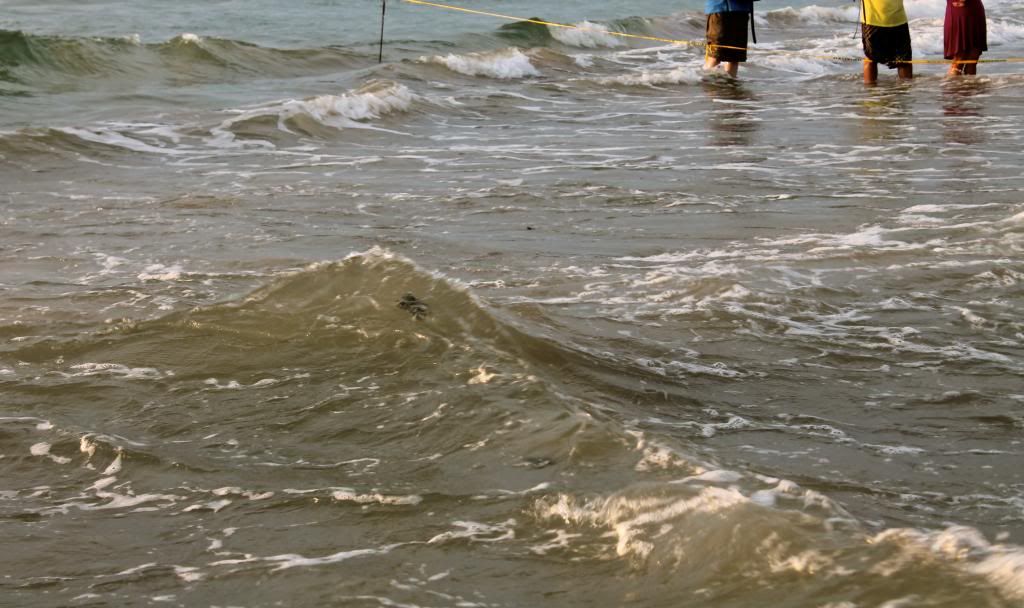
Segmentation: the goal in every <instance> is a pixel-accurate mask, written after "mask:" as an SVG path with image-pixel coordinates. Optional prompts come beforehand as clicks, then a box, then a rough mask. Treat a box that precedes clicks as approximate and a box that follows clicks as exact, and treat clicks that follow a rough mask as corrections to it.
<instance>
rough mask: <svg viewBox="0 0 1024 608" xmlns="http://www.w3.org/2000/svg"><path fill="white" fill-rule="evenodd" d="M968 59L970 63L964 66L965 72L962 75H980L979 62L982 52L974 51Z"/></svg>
mask: <svg viewBox="0 0 1024 608" xmlns="http://www.w3.org/2000/svg"><path fill="white" fill-rule="evenodd" d="M967 59H968V60H969V61H970V63H965V64H963V70H962V71H961V72H960V73H961V74H969V75H971V76H977V74H978V60H979V59H981V51H972V52H971V53H970V54H969V55H968V56H967Z"/></svg>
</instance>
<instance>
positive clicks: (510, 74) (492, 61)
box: [420, 48, 540, 80]
mask: <svg viewBox="0 0 1024 608" xmlns="http://www.w3.org/2000/svg"><path fill="white" fill-rule="evenodd" d="M420 61H425V62H427V63H436V64H439V65H443V66H445V67H446V68H448V69H449V70H451V71H453V72H458V73H459V74H465V75H466V76H486V77H488V78H497V79H500V80H511V79H515V78H526V77H528V76H540V72H539V71H537V68H536V67H534V65H533V63H531V62H530V58H529V57H528V56H527V55H526V54H525V53H523V52H522V51H520V50H519V49H517V48H511V49H503V50H500V51H491V52H485V53H468V54H465V55H456V54H450V55H446V56H444V57H441V56H438V55H435V56H433V57H421V58H420Z"/></svg>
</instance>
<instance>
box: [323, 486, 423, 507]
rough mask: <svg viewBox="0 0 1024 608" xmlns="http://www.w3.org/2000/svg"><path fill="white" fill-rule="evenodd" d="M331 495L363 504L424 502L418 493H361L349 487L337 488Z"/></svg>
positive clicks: (344, 500)
mask: <svg viewBox="0 0 1024 608" xmlns="http://www.w3.org/2000/svg"><path fill="white" fill-rule="evenodd" d="M331 497H332V498H334V500H337V501H339V502H354V503H357V504H361V505H366V504H374V503H376V504H379V505H418V504H420V503H421V502H423V497H422V496H418V495H416V494H409V495H405V496H400V495H386V494H380V493H379V492H373V493H370V494H360V493H358V492H356V491H354V490H348V489H342V490H336V491H335V492H333V493H332V494H331Z"/></svg>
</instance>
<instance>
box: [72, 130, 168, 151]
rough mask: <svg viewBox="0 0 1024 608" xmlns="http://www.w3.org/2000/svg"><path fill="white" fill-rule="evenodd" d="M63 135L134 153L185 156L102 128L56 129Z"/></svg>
mask: <svg viewBox="0 0 1024 608" xmlns="http://www.w3.org/2000/svg"><path fill="white" fill-rule="evenodd" d="M55 130H56V131H60V132H61V133H66V134H68V135H71V136H74V137H77V138H78V139H81V140H83V141H88V142H92V143H97V144H103V145H105V146H111V147H114V148H123V149H125V150H131V151H132V152H144V153H147V154H167V155H172V156H173V155H180V154H185V153H186V151H184V150H176V149H174V148H162V147H159V146H154V145H151V144H147V143H146V142H144V141H140V140H138V139H134V138H131V137H128V136H127V135H124V134H123V133H120V132H118V131H114V130H112V129H106V128H102V127H98V128H93V129H79V128H76V127H64V128H58V129H55Z"/></svg>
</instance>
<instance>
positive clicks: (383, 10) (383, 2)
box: [377, 0, 388, 63]
mask: <svg viewBox="0 0 1024 608" xmlns="http://www.w3.org/2000/svg"><path fill="white" fill-rule="evenodd" d="M387 12H388V0H380V52H379V53H378V54H377V63H381V62H382V61H384V15H386V14H387Z"/></svg>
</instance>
